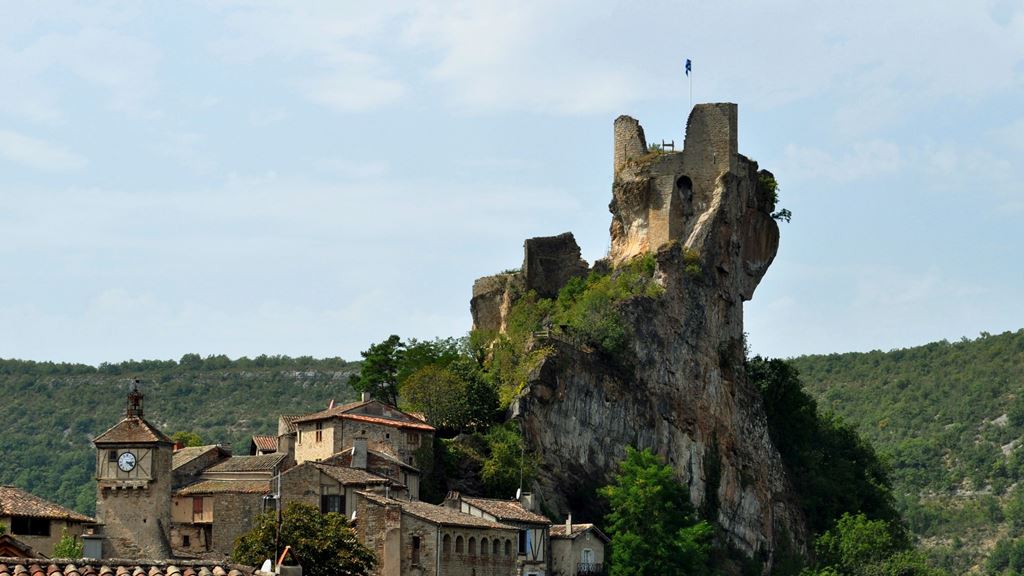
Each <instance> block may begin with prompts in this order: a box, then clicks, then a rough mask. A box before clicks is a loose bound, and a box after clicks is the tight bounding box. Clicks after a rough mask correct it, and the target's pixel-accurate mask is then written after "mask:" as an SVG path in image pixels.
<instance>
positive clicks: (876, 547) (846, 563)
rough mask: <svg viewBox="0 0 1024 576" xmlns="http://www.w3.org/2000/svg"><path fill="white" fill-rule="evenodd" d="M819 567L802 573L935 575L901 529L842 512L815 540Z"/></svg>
mask: <svg viewBox="0 0 1024 576" xmlns="http://www.w3.org/2000/svg"><path fill="white" fill-rule="evenodd" d="M815 551H816V552H817V556H818V568H817V569H815V570H807V571H806V572H805V573H804V574H805V576H825V575H830V576H831V575H836V576H938V575H941V574H943V572H942V571H941V570H936V569H934V568H931V567H929V566H928V564H927V562H926V561H925V559H924V557H923V556H922V555H921V554H920V553H918V552H916V551H914V550H911V549H910V544H909V543H908V542H907V540H906V539H905V538H904V537H903V533H902V530H901V529H900V528H898V527H896V528H894V526H893V525H892V524H891V523H889V522H886V521H884V520H870V519H868V517H867V516H865V515H864V514H856V515H851V514H843V515H842V517H841V518H840V519H839V521H838V522H837V523H836V525H835V527H834V528H833V529H831V530H828V531H827V532H825V533H824V534H822V535H821V536H819V537H818V539H817V541H816V542H815Z"/></svg>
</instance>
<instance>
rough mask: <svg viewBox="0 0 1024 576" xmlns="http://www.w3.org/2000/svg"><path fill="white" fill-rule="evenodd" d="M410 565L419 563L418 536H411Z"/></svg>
mask: <svg viewBox="0 0 1024 576" xmlns="http://www.w3.org/2000/svg"><path fill="white" fill-rule="evenodd" d="M412 563H413V564H419V563H420V537H419V536H413V537H412Z"/></svg>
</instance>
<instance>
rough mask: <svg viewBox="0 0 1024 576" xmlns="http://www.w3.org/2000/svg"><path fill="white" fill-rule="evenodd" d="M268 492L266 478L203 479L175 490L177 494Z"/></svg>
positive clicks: (268, 484) (268, 486)
mask: <svg viewBox="0 0 1024 576" xmlns="http://www.w3.org/2000/svg"><path fill="white" fill-rule="evenodd" d="M267 492H270V483H269V481H267V480H203V481H201V482H196V483H195V484H190V485H188V486H185V487H184V488H182V489H181V490H178V491H176V492H175V494H176V495H178V496H190V495H192V494H266V493H267Z"/></svg>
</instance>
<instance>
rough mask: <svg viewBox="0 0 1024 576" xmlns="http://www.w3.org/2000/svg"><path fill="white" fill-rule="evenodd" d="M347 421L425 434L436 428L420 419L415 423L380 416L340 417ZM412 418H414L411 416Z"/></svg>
mask: <svg viewBox="0 0 1024 576" xmlns="http://www.w3.org/2000/svg"><path fill="white" fill-rule="evenodd" d="M340 417H341V418H344V419H346V420H357V421H360V422H372V423H374V424H383V425H384V426H393V427H395V428H412V429H414V430H423V431H424V432H433V431H434V427H433V426H431V425H430V424H427V423H426V422H423V421H422V420H419V419H418V418H413V420H414V421H408V420H392V419H391V418H381V417H380V416H367V415H365V414H342V415H341V416H340ZM410 418H412V417H411V416H410Z"/></svg>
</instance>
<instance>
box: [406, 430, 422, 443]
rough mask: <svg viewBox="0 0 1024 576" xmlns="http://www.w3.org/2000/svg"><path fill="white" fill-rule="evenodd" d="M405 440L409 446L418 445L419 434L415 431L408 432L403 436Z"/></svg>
mask: <svg viewBox="0 0 1024 576" xmlns="http://www.w3.org/2000/svg"><path fill="white" fill-rule="evenodd" d="M405 441H406V442H408V443H409V445H410V446H419V445H420V435H419V434H418V433H416V432H409V433H408V434H407V436H406V438H405Z"/></svg>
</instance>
